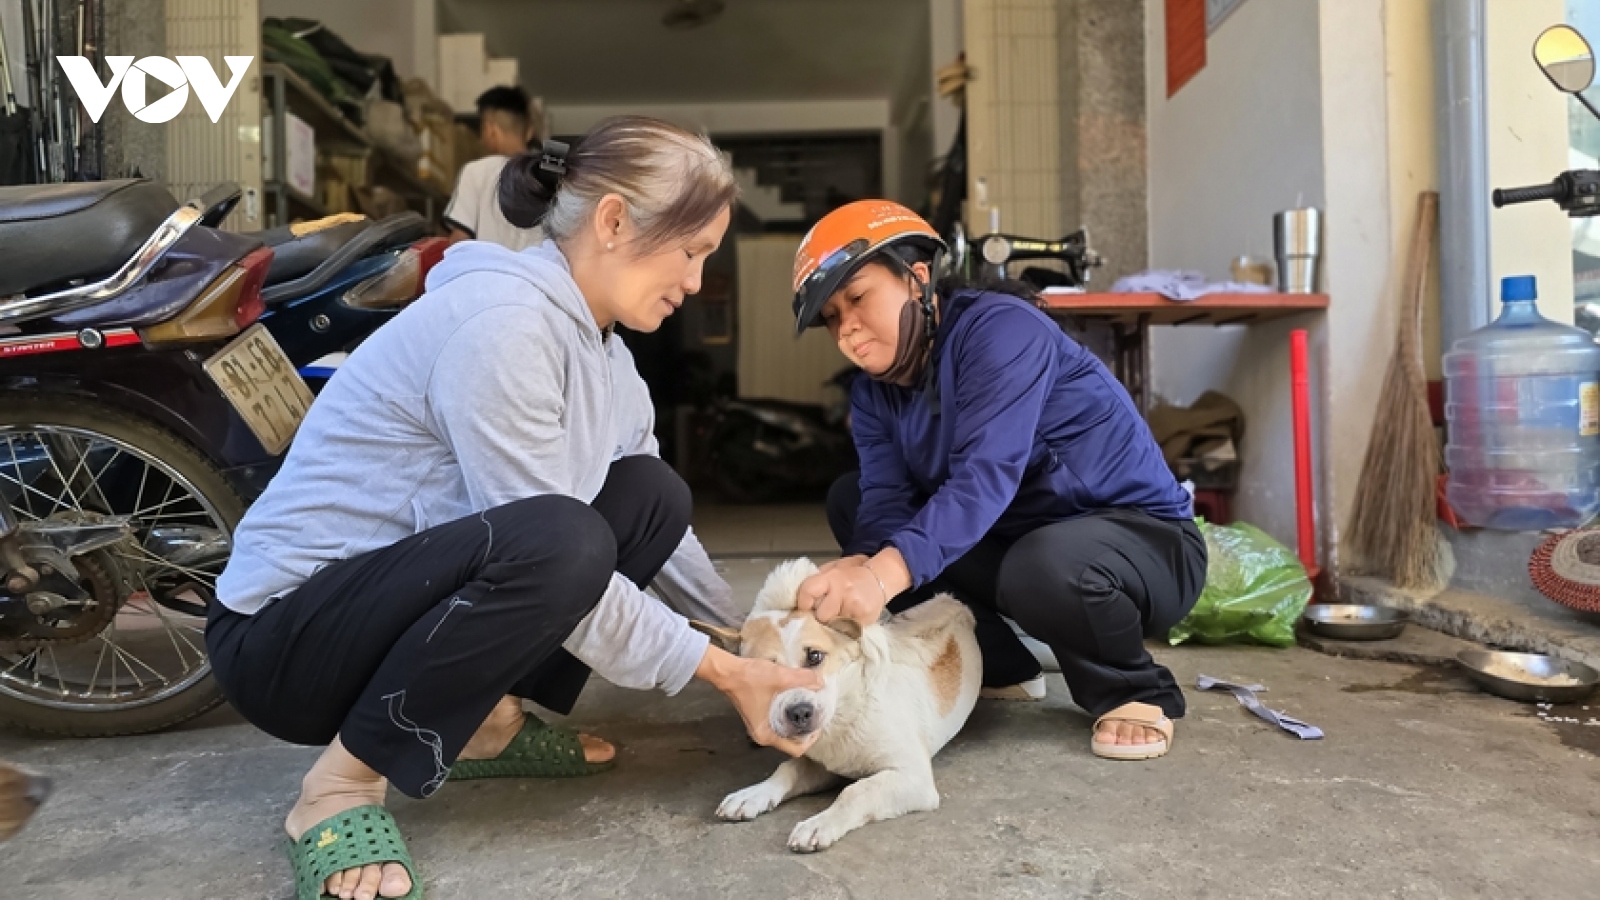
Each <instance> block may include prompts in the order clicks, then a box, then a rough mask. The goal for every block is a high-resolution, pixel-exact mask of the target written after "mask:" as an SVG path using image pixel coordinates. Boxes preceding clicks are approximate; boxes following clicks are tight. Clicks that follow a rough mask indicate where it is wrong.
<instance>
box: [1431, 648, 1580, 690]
mask: <svg viewBox="0 0 1600 900" xmlns="http://www.w3.org/2000/svg"><path fill="white" fill-rule="evenodd" d="M1456 661H1457V662H1459V663H1461V667H1462V668H1463V669H1466V670H1467V675H1468V676H1469V677H1471V678H1472V680H1473V681H1476V682H1477V683H1478V685H1479V686H1480V687H1482V688H1483V689H1484V690H1486V691H1488V692H1489V693H1491V694H1498V695H1500V696H1501V697H1505V698H1506V699H1508V700H1529V701H1535V702H1542V703H1577V702H1578V701H1579V700H1582V699H1583V698H1585V697H1587V696H1589V693H1590V692H1591V691H1593V690H1594V688H1595V685H1597V684H1600V672H1597V671H1595V670H1594V669H1592V668H1590V667H1589V666H1586V665H1584V664H1583V663H1580V662H1573V661H1572V660H1570V659H1557V658H1556V657H1554V656H1545V655H1544V654H1542V653H1505V652H1502V651H1498V650H1463V651H1461V652H1460V653H1459V654H1457V655H1456ZM1491 669H1499V670H1500V671H1498V672H1496V671H1490V670H1491ZM1507 669H1509V670H1511V672H1513V673H1517V674H1519V675H1521V676H1522V677H1515V676H1508V674H1507V673H1506V670H1507ZM1562 675H1566V676H1570V677H1572V678H1576V679H1577V680H1578V683H1577V684H1546V683H1543V682H1542V681H1540V680H1539V679H1541V678H1551V677H1557V676H1562Z"/></svg>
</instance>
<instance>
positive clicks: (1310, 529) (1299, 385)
mask: <svg viewBox="0 0 1600 900" xmlns="http://www.w3.org/2000/svg"><path fill="white" fill-rule="evenodd" d="M1309 371H1310V365H1309V364H1308V363H1307V361H1306V332H1305V329H1303V328H1297V329H1295V330H1294V331H1292V332H1290V333H1289V379H1290V398H1289V399H1290V404H1291V407H1292V409H1293V412H1294V502H1295V512H1296V514H1297V516H1298V523H1299V524H1298V527H1297V528H1296V537H1297V538H1298V542H1299V545H1300V546H1299V552H1300V564H1301V565H1303V566H1305V567H1306V574H1308V575H1310V576H1311V578H1312V579H1313V580H1315V579H1316V577H1317V575H1318V574H1319V573H1320V571H1321V570H1320V569H1318V568H1317V522H1316V510H1315V509H1314V508H1313V506H1312V501H1313V495H1312V492H1311V376H1310V374H1309Z"/></svg>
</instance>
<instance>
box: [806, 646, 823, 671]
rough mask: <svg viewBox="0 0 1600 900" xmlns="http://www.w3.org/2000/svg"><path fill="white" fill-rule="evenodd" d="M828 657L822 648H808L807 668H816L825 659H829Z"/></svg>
mask: <svg viewBox="0 0 1600 900" xmlns="http://www.w3.org/2000/svg"><path fill="white" fill-rule="evenodd" d="M827 657H828V654H826V653H823V652H822V651H821V650H807V651H806V668H808V669H815V668H816V667H817V666H820V665H822V661H823V660H824V659H827Z"/></svg>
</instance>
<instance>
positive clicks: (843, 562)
mask: <svg viewBox="0 0 1600 900" xmlns="http://www.w3.org/2000/svg"><path fill="white" fill-rule="evenodd" d="M871 558H872V557H870V556H868V555H866V554H865V553H857V554H856V555H855V556H841V557H839V558H838V559H833V560H829V561H827V562H825V563H823V564H822V565H820V566H818V567H817V571H818V572H829V571H832V570H834V569H837V568H839V567H841V566H864V565H866V564H867V560H869V559H871Z"/></svg>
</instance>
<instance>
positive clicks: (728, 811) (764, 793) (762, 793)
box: [717, 781, 783, 822]
mask: <svg viewBox="0 0 1600 900" xmlns="http://www.w3.org/2000/svg"><path fill="white" fill-rule="evenodd" d="M782 802H783V794H781V793H779V791H778V789H777V788H774V787H772V786H771V785H769V784H767V783H766V782H765V781H763V782H761V783H760V784H753V785H751V786H750V787H747V788H745V789H744V790H742V791H734V792H733V793H731V794H729V795H728V796H726V797H724V798H722V804H721V805H720V806H718V807H717V818H719V819H725V820H727V821H729V822H748V821H750V820H751V819H754V818H755V817H756V816H759V815H761V814H762V813H764V812H771V811H772V810H774V809H776V808H777V807H778V804H779V803H782Z"/></svg>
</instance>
